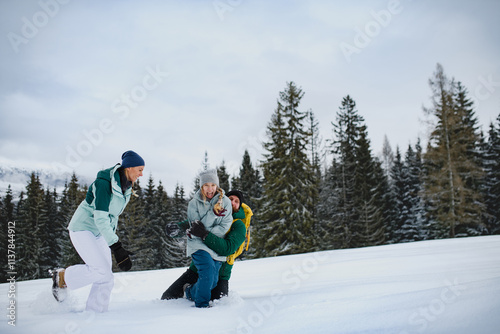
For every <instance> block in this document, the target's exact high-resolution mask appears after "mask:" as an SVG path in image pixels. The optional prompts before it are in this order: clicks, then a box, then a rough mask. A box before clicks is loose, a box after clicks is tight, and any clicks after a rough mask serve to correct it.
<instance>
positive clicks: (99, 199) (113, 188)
mask: <svg viewBox="0 0 500 334" xmlns="http://www.w3.org/2000/svg"><path fill="white" fill-rule="evenodd" d="M120 167H121V165H120V164H116V165H115V166H114V167H111V168H108V169H105V170H102V171H100V172H99V173H97V178H96V180H95V181H94V182H93V183H92V184H91V185H90V187H89V190H88V191H87V195H86V197H85V199H84V200H83V201H82V203H80V205H79V206H78V208H77V209H76V211H75V213H74V214H73V217H72V218H71V221H70V222H69V225H68V230H70V231H73V232H77V231H90V232H92V233H93V234H94V235H95V236H96V237H97V236H101V235H102V237H103V238H104V240H106V242H107V243H108V245H109V246H111V245H112V244H114V243H116V242H117V241H118V236H117V235H116V227H117V224H118V216H119V215H120V214H121V213H122V212H123V210H124V209H125V207H126V206H127V203H128V202H129V200H130V195H131V194H132V188H131V187H129V188H128V189H127V190H126V191H125V193H123V191H122V188H121V181H120V173H119V171H118V169H119V168H120Z"/></svg>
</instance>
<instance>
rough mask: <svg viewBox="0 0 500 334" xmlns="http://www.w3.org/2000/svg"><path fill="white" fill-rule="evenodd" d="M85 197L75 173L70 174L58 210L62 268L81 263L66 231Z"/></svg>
mask: <svg viewBox="0 0 500 334" xmlns="http://www.w3.org/2000/svg"><path fill="white" fill-rule="evenodd" d="M85 195H86V191H85V189H81V187H80V185H79V184H78V178H77V176H76V174H75V173H73V174H72V176H71V180H70V182H69V183H66V184H65V186H64V190H63V193H62V196H61V202H60V210H59V217H60V218H59V219H58V222H59V227H60V228H61V230H62V237H61V245H60V247H61V248H62V257H63V258H62V259H61V260H60V263H62V266H63V267H67V266H70V265H74V264H78V263H83V261H82V259H81V258H80V256H79V255H78V253H77V252H76V250H75V249H74V247H73V244H72V243H71V240H70V237H69V232H68V230H67V227H68V224H69V222H70V220H71V218H72V217H73V214H74V213H75V211H76V209H77V208H78V206H79V205H80V203H81V202H82V201H83V200H84V198H85Z"/></svg>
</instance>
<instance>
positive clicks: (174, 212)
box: [167, 184, 190, 267]
mask: <svg viewBox="0 0 500 334" xmlns="http://www.w3.org/2000/svg"><path fill="white" fill-rule="evenodd" d="M184 197H185V195H184V187H182V185H179V184H176V186H175V190H174V196H173V197H172V199H171V203H172V208H171V210H170V217H169V218H168V221H167V223H172V222H175V223H177V222H180V221H183V220H184V219H186V217H187V206H188V201H187V200H186V199H185V198H184ZM167 242H169V244H171V245H172V248H171V249H172V252H171V255H172V258H171V259H170V262H171V266H172V267H183V266H186V265H189V263H190V258H188V257H186V238H178V239H172V238H169V239H168V240H167ZM173 249H176V251H174V250H173Z"/></svg>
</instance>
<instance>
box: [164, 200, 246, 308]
mask: <svg viewBox="0 0 500 334" xmlns="http://www.w3.org/2000/svg"><path fill="white" fill-rule="evenodd" d="M227 196H228V197H229V199H230V200H231V205H232V209H233V223H232V225H231V228H230V230H229V231H228V232H227V234H226V235H225V236H224V238H220V237H217V236H216V235H214V234H213V233H210V232H208V231H207V230H206V229H205V228H204V226H202V225H200V224H193V227H191V230H190V233H191V234H192V235H196V236H198V237H201V238H202V240H203V242H204V243H205V244H206V245H207V246H208V247H210V249H212V250H214V251H215V252H216V253H217V254H219V255H222V256H227V258H226V262H224V263H223V264H222V266H221V268H220V270H219V281H218V283H217V286H216V287H215V288H214V289H212V292H211V300H214V299H219V298H221V297H224V296H227V295H228V291H229V279H230V277H231V270H232V268H233V264H234V260H235V259H236V258H237V257H238V256H240V255H241V254H242V253H243V251H244V250H245V249H246V250H248V246H249V242H250V220H251V217H252V215H253V213H252V210H251V209H250V207H249V206H248V205H246V204H245V203H243V194H242V193H241V192H240V191H239V190H231V191H230V192H228V193H227ZM197 280H198V271H197V269H196V266H195V265H194V263H193V262H191V265H190V266H189V268H188V269H187V270H186V271H185V272H184V273H183V274H182V275H181V276H180V277H179V278H178V279H177V280H176V281H175V282H174V283H172V285H171V286H170V287H169V288H168V289H167V290H166V291H165V292H164V293H163V295H162V296H161V299H177V298H182V297H183V295H184V291H183V287H184V286H185V285H186V284H194V283H196V281H197Z"/></svg>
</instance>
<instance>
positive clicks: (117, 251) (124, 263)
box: [109, 241, 132, 271]
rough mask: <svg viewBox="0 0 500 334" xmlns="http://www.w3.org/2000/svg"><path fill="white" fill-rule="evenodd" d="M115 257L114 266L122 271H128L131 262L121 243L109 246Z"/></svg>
mask: <svg viewBox="0 0 500 334" xmlns="http://www.w3.org/2000/svg"><path fill="white" fill-rule="evenodd" d="M109 248H111V250H112V251H113V254H114V255H115V260H116V264H117V265H118V267H119V268H120V269H121V270H123V271H129V270H130V268H132V261H131V260H130V256H129V255H130V254H131V253H129V252H127V251H126V250H125V249H124V248H123V247H122V243H121V242H119V241H117V242H116V243H114V244H112V245H111V246H109Z"/></svg>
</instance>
